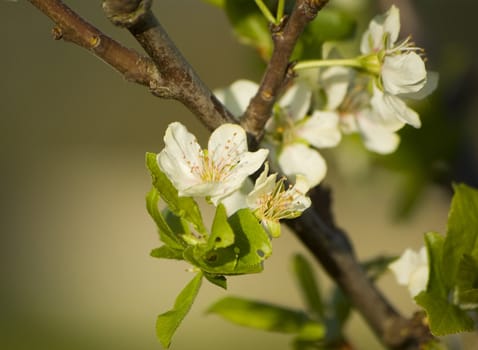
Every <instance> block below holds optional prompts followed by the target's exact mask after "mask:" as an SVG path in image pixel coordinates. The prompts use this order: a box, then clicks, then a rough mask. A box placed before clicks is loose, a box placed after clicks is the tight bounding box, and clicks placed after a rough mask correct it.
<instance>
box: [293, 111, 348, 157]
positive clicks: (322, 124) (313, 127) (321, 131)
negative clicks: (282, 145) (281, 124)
mask: <svg viewBox="0 0 478 350" xmlns="http://www.w3.org/2000/svg"><path fill="white" fill-rule="evenodd" d="M338 123H339V117H338V115H337V113H335V112H327V111H315V112H314V114H312V116H311V117H310V118H307V119H306V121H305V122H304V123H302V124H300V125H298V126H297V127H296V129H295V130H296V135H297V136H299V137H301V138H303V139H304V140H306V141H307V142H308V143H310V144H311V145H312V146H314V147H317V148H323V147H334V146H336V145H337V144H338V143H339V142H340V139H341V138H342V134H341V133H340V130H339V127H338Z"/></svg>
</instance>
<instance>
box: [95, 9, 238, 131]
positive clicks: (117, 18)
mask: <svg viewBox="0 0 478 350" xmlns="http://www.w3.org/2000/svg"><path fill="white" fill-rule="evenodd" d="M151 2H152V0H103V9H104V10H105V13H106V15H107V16H108V18H109V19H110V20H111V21H112V22H113V23H114V24H116V25H118V26H121V27H126V28H127V29H128V30H129V31H130V32H131V34H132V35H133V36H134V37H135V38H136V40H137V41H138V42H139V43H140V44H141V46H142V47H143V48H144V50H145V51H146V52H147V53H148V55H149V56H150V57H151V58H152V60H153V62H154V63H155V65H156V67H157V68H158V70H159V71H160V73H161V76H162V78H163V79H162V80H163V84H162V85H161V86H152V87H151V88H152V91H153V94H155V95H157V96H159V97H164V98H174V99H176V100H178V101H180V102H182V103H183V104H184V105H185V106H186V107H188V108H189V110H190V111H192V112H193V113H194V114H195V115H196V116H197V117H198V118H199V119H200V120H201V121H202V122H203V123H204V125H206V127H208V128H209V129H210V130H214V129H216V128H217V127H218V126H220V125H221V124H223V123H236V122H237V121H236V120H235V118H234V117H233V116H232V114H231V113H230V112H229V111H228V110H227V109H226V108H225V107H224V105H223V104H222V103H221V102H220V101H219V100H218V99H217V98H216V97H215V96H214V94H213V93H212V92H211V90H210V89H209V88H208V87H207V86H206V85H205V84H204V83H203V82H202V80H201V79H200V78H199V76H198V75H197V74H196V72H195V71H194V70H193V68H192V67H191V65H190V64H189V63H188V62H187V61H186V59H185V58H184V57H183V55H182V54H181V53H180V52H179V50H178V49H177V48H176V46H175V45H174V43H173V42H172V41H171V39H170V38H169V36H168V34H167V33H166V31H165V30H164V28H163V27H162V26H161V24H160V23H159V22H158V20H157V19H156V17H155V16H154V14H153V12H152V11H151Z"/></svg>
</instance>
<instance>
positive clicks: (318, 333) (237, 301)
mask: <svg viewBox="0 0 478 350" xmlns="http://www.w3.org/2000/svg"><path fill="white" fill-rule="evenodd" d="M208 312H209V313H214V314H217V315H219V316H221V317H223V318H224V319H226V320H228V321H230V322H233V323H235V324H238V325H241V326H246V327H251V328H256V329H262V330H266V331H273V332H280V333H295V334H301V335H303V336H304V337H307V338H308V339H317V340H319V339H322V338H323V337H324V334H325V329H324V327H323V325H321V324H319V323H317V322H315V321H313V320H311V319H310V318H309V317H308V316H307V314H305V313H304V312H302V311H297V310H292V309H287V308H283V307H280V306H276V305H272V304H268V303H263V302H259V301H251V300H246V299H242V298H237V297H226V298H224V299H221V300H219V301H218V302H216V303H215V304H214V305H212V306H211V307H210V308H209V310H208Z"/></svg>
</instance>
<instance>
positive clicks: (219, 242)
mask: <svg viewBox="0 0 478 350" xmlns="http://www.w3.org/2000/svg"><path fill="white" fill-rule="evenodd" d="M233 243H234V231H233V230H232V228H231V226H229V223H228V222H227V213H226V208H225V207H224V205H223V204H222V203H221V204H219V205H218V207H217V208H216V215H215V216H214V221H213V223H212V228H211V235H210V236H209V240H208V249H217V248H226V247H229V246H230V245H232V244H233Z"/></svg>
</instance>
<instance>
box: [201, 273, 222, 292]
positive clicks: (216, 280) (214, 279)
mask: <svg viewBox="0 0 478 350" xmlns="http://www.w3.org/2000/svg"><path fill="white" fill-rule="evenodd" d="M204 277H206V279H207V280H208V281H209V282H211V283H212V284H215V285H216V286H218V287H221V288H222V289H227V279H226V277H224V276H221V275H213V274H210V273H207V272H204Z"/></svg>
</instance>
